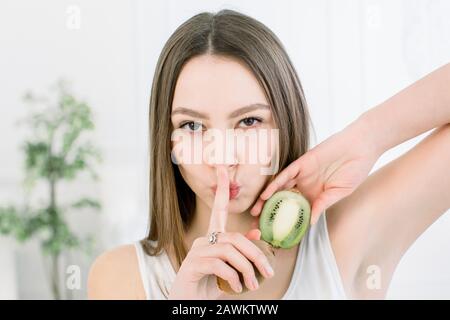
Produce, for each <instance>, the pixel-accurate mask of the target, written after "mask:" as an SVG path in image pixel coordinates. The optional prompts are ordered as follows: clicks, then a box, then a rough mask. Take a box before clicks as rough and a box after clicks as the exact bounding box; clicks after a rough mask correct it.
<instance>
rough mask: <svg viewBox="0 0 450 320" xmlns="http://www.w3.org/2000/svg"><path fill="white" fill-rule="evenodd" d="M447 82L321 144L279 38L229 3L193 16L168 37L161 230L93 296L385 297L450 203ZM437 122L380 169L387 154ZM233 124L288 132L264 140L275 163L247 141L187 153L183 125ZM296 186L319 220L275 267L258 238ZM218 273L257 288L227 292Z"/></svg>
mask: <svg viewBox="0 0 450 320" xmlns="http://www.w3.org/2000/svg"><path fill="white" fill-rule="evenodd" d="M449 83H450V64H447V65H445V66H443V67H441V68H440V69H438V70H436V71H434V72H432V73H431V74H429V75H428V76H426V77H425V78H423V79H421V80H419V81H417V82H416V83H414V84H413V85H411V86H409V87H408V88H406V89H404V90H403V91H401V92H400V93H398V94H397V95H395V96H393V97H392V98H390V99H388V100H387V101H385V102H383V103H381V104H380V105H378V106H376V107H374V108H372V109H370V110H368V111H367V112H365V113H364V114H362V115H361V116H360V117H359V118H358V119H357V120H356V121H354V122H353V123H351V124H350V125H348V126H347V127H346V128H344V129H343V130H341V131H340V132H338V133H336V134H334V135H332V136H331V137H330V138H328V139H327V140H325V141H324V142H322V143H320V144H319V145H317V146H315V147H314V148H312V149H309V138H310V135H309V126H310V120H309V113H308V110H307V105H306V101H305V97H304V94H303V90H302V87H301V84H300V81H299V79H298V76H297V74H296V71H295V70H294V67H293V65H292V63H291V61H290V59H289V57H288V56H287V54H286V52H285V50H284V48H283V46H282V44H281V43H280V41H279V40H278V38H277V37H276V36H275V35H274V34H273V33H272V32H271V31H270V30H269V29H268V28H267V27H266V26H264V25H263V24H261V23H260V22H258V21H256V20H254V19H252V18H250V17H248V16H245V15H243V14H240V13H237V12H234V11H231V10H223V11H220V12H218V13H217V14H210V13H202V14H198V15H196V16H194V17H192V18H191V19H189V20H188V21H186V22H185V23H183V24H182V25H181V26H180V27H179V28H178V29H177V30H176V31H175V32H174V34H173V35H172V36H171V37H170V39H169V40H168V42H167V43H166V45H165V47H164V48H163V50H162V53H161V56H160V58H159V61H158V64H157V66H156V71H155V76H154V80H153V87H152V92H151V101H150V139H151V149H150V150H151V162H150V202H151V205H150V230H149V234H148V236H147V237H146V238H145V239H144V240H142V241H140V242H136V243H134V244H130V245H124V246H121V247H118V248H115V249H113V250H110V251H108V252H106V253H104V254H102V255H101V256H100V257H99V258H97V260H96V261H95V263H94V265H93V266H92V268H91V271H90V275H89V280H88V295H89V297H90V298H94V299H107V298H114V299H232V298H234V299H302V298H309V299H345V298H357V299H360V298H384V297H385V295H386V291H387V289H388V286H389V282H390V280H391V277H392V274H393V272H394V270H395V268H396V266H397V264H398V262H399V260H400V258H401V257H402V255H403V254H404V253H405V252H406V250H407V249H408V248H409V247H410V245H411V244H412V243H413V242H414V241H415V240H416V239H417V238H418V237H419V236H420V234H421V233H423V232H424V231H425V230H426V229H427V228H428V227H429V226H430V225H431V224H432V223H433V222H434V221H435V220H436V219H437V218H438V217H439V216H440V215H442V214H443V213H444V212H445V211H446V210H447V209H448V208H449V207H450V173H449V170H448V168H449V166H448V164H449V163H450V124H449V123H450V90H448V84H449ZM433 128H436V130H434V131H433V132H432V133H431V134H430V135H429V136H428V137H426V138H425V139H424V140H423V141H421V142H420V143H419V144H418V145H416V146H415V147H414V148H413V149H411V150H410V151H408V152H407V153H406V154H404V155H402V156H401V157H399V158H398V159H396V160H394V161H392V162H391V163H389V164H388V165H386V166H384V167H382V168H381V169H379V170H378V171H376V172H374V173H373V174H371V175H370V176H369V177H368V174H369V172H370V170H371V168H372V167H373V165H374V164H375V162H376V161H377V159H378V158H379V157H380V156H381V155H382V154H383V153H384V152H385V151H386V150H388V149H390V148H392V147H394V146H395V145H397V144H400V143H402V142H403V141H406V140H408V139H410V138H413V137H415V136H417V135H419V134H421V133H424V132H426V131H428V130H430V129H433ZM228 129H234V130H236V132H241V133H242V132H244V133H246V132H247V131H250V130H253V131H254V132H255V131H256V132H262V131H263V130H268V131H270V130H272V131H271V132H273V130H276V132H277V134H278V139H275V140H272V139H267V140H264V139H262V141H258V147H266V151H267V154H266V155H267V156H268V157H269V158H270V159H272V160H275V162H276V164H277V166H276V167H275V171H274V172H272V174H269V175H267V174H262V172H263V171H262V169H263V168H264V167H266V166H265V164H267V163H256V164H255V163H248V161H247V162H246V161H241V160H242V158H245V156H244V154H245V153H246V151H248V148H249V146H247V147H246V148H244V149H242V150H238V151H233V153H232V157H231V158H227V159H228V160H229V161H223V162H220V161H213V160H212V159H213V158H214V157H213V156H212V153H211V154H208V155H207V156H206V157H203V158H201V160H202V161H201V162H200V163H189V162H187V161H180V160H186V159H187V158H188V157H187V156H186V155H187V154H192V152H195V150H194V149H195V148H193V147H192V144H191V143H190V142H192V141H191V140H189V143H186V142H183V141H184V140H183V139H174V138H173V136H174V135H173V133H174V132H177V133H179V137H181V138H186V137H187V138H191V139H192V138H193V137H195V138H197V139H198V138H199V139H200V141H206V140H207V139H206V136H207V134H208V133H209V132H213V130H218V131H219V132H222V133H223V132H224V131H225V130H228ZM239 130H240V131H239ZM208 141H210V140H208ZM212 144H213V145H215V146H216V147H217V148H218V149H220V148H221V147H222V146H223V145H222V144H221V143H212ZM209 146H210V145H209V144H207V145H206V146H202V147H201V151H202V154H203V153H205V152H204V151H205V149H206V148H207V147H209ZM218 149H217V150H218ZM233 150H234V149H233ZM197 151H198V149H197ZM291 187H296V188H297V189H298V190H300V191H301V192H302V193H303V194H304V195H305V196H306V198H307V199H308V200H309V201H310V203H311V204H312V223H311V226H310V228H309V230H308V232H307V233H306V235H305V236H304V238H303V239H302V240H301V242H300V243H299V244H298V245H296V246H294V247H293V248H291V249H276V261H275V263H274V265H273V268H272V269H273V270H271V268H269V267H267V264H268V261H267V259H266V257H265V256H264V255H263V254H262V252H261V250H260V249H259V248H258V247H257V246H256V245H255V244H254V243H253V242H251V241H250V240H252V239H259V237H260V231H259V230H258V228H257V226H258V216H259V213H260V212H261V209H262V206H263V204H264V201H265V200H267V199H268V198H269V197H270V196H271V195H272V194H273V193H274V192H276V191H277V190H282V189H288V188H291ZM325 210H326V213H325ZM214 231H215V232H220V233H219V234H218V235H217V238H215V239H211V238H210V236H211V234H212V232H214ZM211 240H215V241H212V242H211ZM251 262H252V263H253V264H254V265H255V267H256V268H257V269H258V271H259V272H260V273H261V274H262V275H263V276H264V278H265V281H263V282H261V283H258V281H257V280H256V278H255V269H254V268H253V267H252V264H251ZM237 271H239V272H241V273H242V275H243V277H244V283H243V284H241V283H240V281H239V277H238V273H237ZM216 277H221V278H223V279H225V280H226V281H228V283H229V284H230V286H231V287H232V288H233V289H234V290H235V291H236V292H241V290H242V285H244V286H245V287H246V288H248V291H246V292H244V293H241V294H240V295H229V294H227V293H225V292H223V291H221V290H220V289H219V288H218V287H217V285H216Z"/></svg>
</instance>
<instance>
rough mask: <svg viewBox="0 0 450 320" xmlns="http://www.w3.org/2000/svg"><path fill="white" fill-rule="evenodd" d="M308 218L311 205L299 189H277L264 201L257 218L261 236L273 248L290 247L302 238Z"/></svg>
mask: <svg viewBox="0 0 450 320" xmlns="http://www.w3.org/2000/svg"><path fill="white" fill-rule="evenodd" d="M310 218H311V206H310V205H309V202H308V200H306V198H305V197H304V196H303V195H302V194H301V193H300V191H299V190H297V189H295V188H292V189H289V190H282V191H278V192H276V193H274V194H273V195H272V196H271V197H270V198H269V199H267V201H266V202H265V203H264V207H263V209H262V213H261V217H260V219H259V228H260V229H261V238H262V239H263V240H264V241H267V242H268V243H270V244H271V245H272V246H273V247H275V248H283V249H289V248H292V247H293V246H295V245H296V244H298V243H299V242H300V240H301V239H302V237H303V235H304V234H305V232H306V230H307V229H308V227H309V223H310Z"/></svg>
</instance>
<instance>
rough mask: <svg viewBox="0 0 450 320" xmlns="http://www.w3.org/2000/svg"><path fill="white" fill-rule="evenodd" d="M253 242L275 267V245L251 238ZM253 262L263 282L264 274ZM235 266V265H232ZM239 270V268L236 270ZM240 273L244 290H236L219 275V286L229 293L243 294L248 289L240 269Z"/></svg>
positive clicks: (257, 277) (260, 280)
mask: <svg viewBox="0 0 450 320" xmlns="http://www.w3.org/2000/svg"><path fill="white" fill-rule="evenodd" d="M250 241H251V242H253V243H254V244H255V245H256V246H257V247H258V248H259V249H261V251H262V252H263V253H264V254H265V256H266V257H267V259H268V260H269V263H270V265H271V266H272V267H273V266H274V263H275V252H274V250H273V247H272V246H271V245H270V244H269V243H267V242H266V241H264V240H250ZM250 262H251V263H252V266H253V269H254V270H255V276H256V279H258V283H260V284H261V283H262V282H263V281H264V279H265V278H264V276H263V275H262V274H261V273H260V272H259V269H258V268H257V267H256V266H255V264H254V263H253V262H252V261H250ZM231 267H233V266H231ZM236 271H237V270H236ZM238 275H239V280H240V282H241V284H242V291H241V292H236V291H234V290H233V289H232V288H231V286H230V284H229V283H228V281H227V280H225V279H222V278H221V277H217V286H218V287H219V289H220V290H222V291H224V292H226V293H228V294H233V295H237V294H242V293H244V292H247V291H248V288H247V286H246V285H245V284H244V276H243V275H242V273H241V272H239V271H238Z"/></svg>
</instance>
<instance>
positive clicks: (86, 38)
mask: <svg viewBox="0 0 450 320" xmlns="http://www.w3.org/2000/svg"><path fill="white" fill-rule="evenodd" d="M70 5H76V6H77V7H78V8H79V9H80V10H81V25H80V29H75V30H73V29H70V28H67V26H66V22H67V17H68V14H67V12H66V10H67V8H68V7H69V6H70ZM222 8H231V9H236V10H239V11H241V12H244V13H247V14H249V15H251V16H253V17H254V18H257V19H259V20H260V21H262V22H263V23H265V24H266V25H268V26H269V27H270V28H271V29H272V30H273V31H274V32H275V33H276V34H277V35H278V36H279V38H280V39H281V41H282V42H283V43H284V45H285V47H286V49H287V51H288V54H289V55H290V56H291V58H292V60H293V62H294V64H295V66H296V68H297V71H298V73H299V76H300V78H301V80H302V83H303V86H304V89H305V92H306V97H307V100H308V103H309V107H310V111H311V115H312V119H313V124H314V128H315V132H316V137H315V139H314V141H312V144H313V145H315V144H316V143H318V142H320V141H322V140H324V139H325V138H327V137H328V136H329V135H331V134H332V133H334V132H336V131H338V130H340V129H342V128H343V127H345V126H346V125H347V124H348V123H350V122H351V121H353V120H354V119H356V118H357V117H358V116H359V115H360V114H361V113H362V112H364V111H365V110H366V109H368V108H370V107H372V106H374V105H376V104H377V103H380V102H381V101H383V100H384V99H386V98H388V97H389V96H391V95H393V94H394V93H396V92H397V91H398V90H400V89H402V88H403V87H405V86H407V85H408V84H410V83H412V82H413V81H415V80H417V79H418V78H420V77H421V76H423V75H425V74H426V73H428V72H430V71H431V70H433V69H434V68H436V67H438V66H440V65H442V64H444V63H446V62H448V61H449V60H450V40H449V39H450V22H449V21H450V20H449V19H448V16H449V13H450V2H448V1H445V0H441V1H439V0H428V1H426V0H422V1H418V0H403V1H401V0H397V1H387V0H384V1H380V0H378V1H375V0H372V1H369V0H362V1H358V0H341V1H332V0H329V1H328V0H319V1H317V0H314V1H312V0H311V1H294V0H291V1H288V0H285V1H277V2H275V1H256V0H253V1H245V2H241V1H208V2H206V1H174V0H171V1H162V0H160V1H144V0H136V1H128V2H126V1H107V0H101V1H99V0H97V1H87V0H85V1H50V0H45V1H39V2H38V3H35V2H31V1H23V0H21V1H3V2H2V4H1V5H0V39H1V40H0V41H1V42H0V45H1V50H0V70H1V72H0V88H1V98H0V107H1V115H2V116H1V117H0V153H1V155H2V160H1V166H0V201H1V203H4V202H5V201H9V200H14V201H20V200H21V196H20V190H21V189H20V179H21V177H22V176H21V174H22V172H21V168H20V164H21V161H22V158H21V153H20V152H19V150H18V144H19V142H20V141H21V140H22V138H23V137H24V134H25V133H24V132H23V131H21V130H19V129H17V128H16V127H15V126H14V123H15V121H16V119H17V118H18V117H20V116H21V115H23V114H24V112H25V108H24V106H23V104H22V103H21V101H20V100H19V97H20V96H21V94H22V93H23V91H24V90H25V89H27V88H30V89H34V90H37V91H43V90H45V89H46V88H47V87H48V86H49V85H50V84H51V83H52V82H53V81H54V80H55V79H56V78H57V77H59V76H61V75H66V76H67V77H68V78H69V79H70V80H72V82H73V84H74V86H73V87H74V89H75V91H76V92H77V93H79V95H80V96H81V97H83V98H85V99H86V100H87V101H88V102H89V103H90V104H91V105H92V106H93V108H94V113H95V117H96V122H97V131H96V134H95V138H96V139H97V142H98V143H99V144H100V145H101V147H102V149H103V153H104V158H105V161H104V163H103V165H102V167H101V172H100V174H101V178H102V180H101V182H100V183H99V184H98V185H93V184H91V183H90V182H89V181H84V180H83V181H80V182H79V183H78V184H76V185H74V186H69V185H68V186H65V191H67V193H80V194H81V193H82V192H86V191H88V192H90V193H92V194H94V195H97V196H99V197H101V199H102V202H103V205H104V210H103V213H101V214H100V215H91V214H88V213H86V214H84V215H80V216H77V217H76V218H74V219H73V223H74V224H75V225H76V228H77V230H79V232H81V233H86V232H90V231H91V232H95V233H96V234H97V235H98V237H99V238H98V239H99V243H98V244H99V246H98V252H100V251H102V250H104V249H106V248H110V247H114V246H116V245H117V244H120V243H128V242H130V241H134V240H137V239H139V238H141V237H142V236H143V235H144V234H145V231H146V228H147V221H146V219H147V213H146V212H147V201H148V198H147V190H146V188H147V178H146V177H147V175H148V172H147V112H148V111H147V108H148V99H149V89H150V86H151V80H152V77H153V71H154V67H155V65H156V60H157V58H158V55H159V53H160V50H161V48H162V46H163V45H164V43H165V41H166V40H167V38H168V37H169V36H170V34H171V33H172V32H173V31H174V30H175V29H176V27H178V25H179V24H181V23H182V22H183V21H185V20H186V19H188V18H189V17H191V16H192V15H194V14H196V13H198V12H201V11H218V10H220V9H222ZM424 136H425V135H422V136H419V137H416V138H415V139H412V140H410V141H407V142H405V143H403V144H401V145H399V146H398V147H396V148H394V149H392V150H390V151H389V152H387V153H386V154H384V155H383V156H382V158H381V159H380V160H379V161H378V162H377V164H376V165H375V167H374V170H376V169H378V168H379V167H381V166H382V165H384V164H385V163H387V162H389V161H390V160H392V159H394V158H396V157H398V156H399V155H400V154H402V153H404V152H405V151H407V150H408V149H409V148H411V147H412V146H414V145H415V144H416V143H417V142H418V141H420V139H422V138H423V137H424ZM69 191H70V192H69ZM64 193H66V192H64ZM449 219H450V217H449V215H444V216H443V217H442V218H441V219H440V220H439V221H437V222H436V223H435V224H434V225H433V226H432V227H430V228H429V229H428V230H427V232H425V233H424V234H423V236H422V237H421V238H420V239H418V240H417V241H416V243H415V244H414V245H413V246H412V248H411V249H410V250H409V251H408V252H407V254H406V255H405V256H404V258H403V259H402V261H401V263H400V265H399V267H398V269H397V272H396V274H395V275H394V279H393V281H392V285H391V289H390V291H389V294H388V297H389V298H450V272H449V271H448V270H450V255H449V254H448V252H450V250H449V249H450V234H449V233H448V232H447V230H449V227H450V221H449ZM0 241H2V240H0ZM37 249H38V247H37V245H36V244H33V243H30V244H28V245H26V246H24V247H20V249H18V250H17V255H16V265H17V278H18V279H19V281H18V288H17V291H18V297H19V298H48V297H49V292H48V290H47V289H46V287H45V279H44V278H42V277H37V276H36V274H41V273H42V267H40V265H42V263H41V262H40V260H39V257H38V255H37V254H35V252H36V250H37ZM0 261H1V259H0ZM73 261H75V263H79V264H80V265H81V266H82V269H83V275H84V276H86V272H87V267H88V266H89V264H90V262H91V261H90V260H89V259H84V260H83V259H82V258H81V257H78V256H75V258H74V260H73ZM1 268H4V266H3V265H2V266H1ZM10 269H11V268H10ZM30 275H32V276H30ZM13 290H14V289H11V292H12V291H13ZM11 295H12V294H11ZM84 296H85V287H84V284H83V288H82V290H80V291H79V292H75V294H74V297H76V298H77V297H80V298H82V297H84Z"/></svg>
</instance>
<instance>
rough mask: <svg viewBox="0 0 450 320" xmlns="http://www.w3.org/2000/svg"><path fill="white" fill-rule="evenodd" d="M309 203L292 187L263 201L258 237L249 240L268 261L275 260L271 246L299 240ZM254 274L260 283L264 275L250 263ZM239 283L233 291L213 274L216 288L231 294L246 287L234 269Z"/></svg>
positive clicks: (287, 245) (307, 218)
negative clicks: (258, 238) (240, 286)
mask: <svg viewBox="0 0 450 320" xmlns="http://www.w3.org/2000/svg"><path fill="white" fill-rule="evenodd" d="M310 218H311V206H310V204H309V202H308V200H306V198H305V197H304V196H303V195H302V194H301V193H300V191H299V190H298V189H296V188H291V189H289V190H283V191H278V192H276V193H274V194H273V195H272V196H271V197H270V198H269V199H267V201H266V202H265V204H264V207H263V209H262V213H261V216H260V219H259V228H260V230H261V240H251V241H252V242H253V243H254V244H255V245H256V246H258V247H259V248H260V249H261V251H262V252H263V253H264V254H265V255H266V257H267V259H268V260H269V263H270V265H271V266H272V267H273V266H274V264H275V251H274V248H282V249H289V248H292V247H293V246H295V245H296V244H298V243H299V242H300V240H301V239H302V237H303V236H304V235H305V232H306V230H307V229H308V227H309V223H310ZM252 265H253V269H254V270H255V275H256V278H257V279H258V282H259V283H260V284H261V283H262V282H263V281H264V280H265V278H264V276H263V275H262V274H261V273H260V272H259V270H258V268H257V267H256V266H255V265H254V264H253V262H252ZM238 274H239V280H240V281H241V284H242V292H241V293H238V292H236V291H234V290H233V289H232V288H231V286H230V284H229V283H228V281H227V280H224V279H222V278H220V277H217V285H218V287H219V289H220V290H222V291H224V292H226V293H228V294H232V295H237V294H242V293H244V292H247V291H248V288H247V287H246V286H245V285H244V277H243V275H242V273H240V272H239V271H238Z"/></svg>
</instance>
